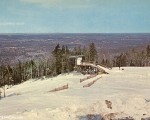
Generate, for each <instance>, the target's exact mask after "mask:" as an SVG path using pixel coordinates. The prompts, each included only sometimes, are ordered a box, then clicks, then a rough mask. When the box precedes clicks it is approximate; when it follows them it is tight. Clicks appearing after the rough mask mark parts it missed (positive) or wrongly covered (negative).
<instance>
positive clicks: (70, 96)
mask: <svg viewBox="0 0 150 120" xmlns="http://www.w3.org/2000/svg"><path fill="white" fill-rule="evenodd" d="M87 76H88V75H82V74H79V73H75V72H73V73H70V74H64V75H59V76H57V77H54V78H47V79H44V80H42V79H37V80H29V81H27V82H24V83H22V84H20V85H15V86H13V87H11V88H9V89H7V90H6V96H7V97H6V98H2V99H1V100H0V116H8V115H12V116H15V117H16V118H17V117H18V116H20V117H21V119H23V120H27V119H29V120H41V119H42V120H88V118H89V117H95V118H97V119H99V120H100V119H101V118H102V117H104V116H105V117H108V116H109V117H110V113H111V115H112V117H115V118H117V117H129V116H130V117H133V118H134V119H136V120H141V118H145V117H150V68H149V67H145V68H138V67H133V68H132V67H126V68H124V70H119V69H118V68H113V69H112V70H109V74H107V75H98V76H96V77H94V78H91V79H88V80H86V81H84V82H82V83H80V79H82V78H86V77H87ZM101 76H102V78H100V77H101ZM97 78H100V79H98V81H96V82H95V83H94V84H93V85H92V86H91V87H85V88H83V86H84V85H86V84H88V83H90V82H92V81H93V80H95V79H97ZM66 84H68V86H69V88H68V89H65V90H62V91H57V92H49V91H50V90H52V89H54V88H56V87H60V86H63V85H66ZM106 100H107V101H109V103H111V105H110V106H111V107H110V106H107V104H106ZM92 115H94V116H92ZM0 119H1V117H0Z"/></svg>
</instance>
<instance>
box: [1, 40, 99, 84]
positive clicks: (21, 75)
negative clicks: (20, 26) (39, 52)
mask: <svg viewBox="0 0 150 120" xmlns="http://www.w3.org/2000/svg"><path fill="white" fill-rule="evenodd" d="M76 55H84V56H85V61H87V62H88V61H89V62H90V61H96V60H97V51H96V47H95V45H94V43H90V44H89V46H88V47H87V48H86V47H83V48H82V47H81V46H78V47H75V48H74V49H73V50H70V49H69V48H68V47H67V46H64V45H62V46H60V44H57V45H56V47H55V48H54V50H53V51H52V58H49V59H46V60H41V59H38V60H29V61H26V62H22V61H20V60H18V63H17V64H15V65H9V64H7V65H4V64H2V63H1V65H0V87H2V86H5V85H16V84H20V83H22V82H24V81H26V80H29V79H36V78H41V77H43V76H47V77H52V76H56V75H58V74H61V73H67V72H70V71H73V70H74V61H73V60H71V59H69V56H76Z"/></svg>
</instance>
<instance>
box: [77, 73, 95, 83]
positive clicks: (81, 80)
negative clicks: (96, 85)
mask: <svg viewBox="0 0 150 120" xmlns="http://www.w3.org/2000/svg"><path fill="white" fill-rule="evenodd" d="M96 76H97V74H94V75H90V76H88V77H86V78H83V79H80V83H81V82H83V81H85V80H88V79H90V78H93V77H96Z"/></svg>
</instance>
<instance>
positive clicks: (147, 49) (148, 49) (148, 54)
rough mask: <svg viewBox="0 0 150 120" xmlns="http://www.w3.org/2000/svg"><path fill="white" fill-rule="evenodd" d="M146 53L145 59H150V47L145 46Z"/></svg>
mask: <svg viewBox="0 0 150 120" xmlns="http://www.w3.org/2000/svg"><path fill="white" fill-rule="evenodd" d="M146 52H147V57H150V45H148V46H147V48H146Z"/></svg>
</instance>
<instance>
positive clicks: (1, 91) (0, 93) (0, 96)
mask: <svg viewBox="0 0 150 120" xmlns="http://www.w3.org/2000/svg"><path fill="white" fill-rule="evenodd" d="M1 93H2V91H1V89H0V99H1Z"/></svg>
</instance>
